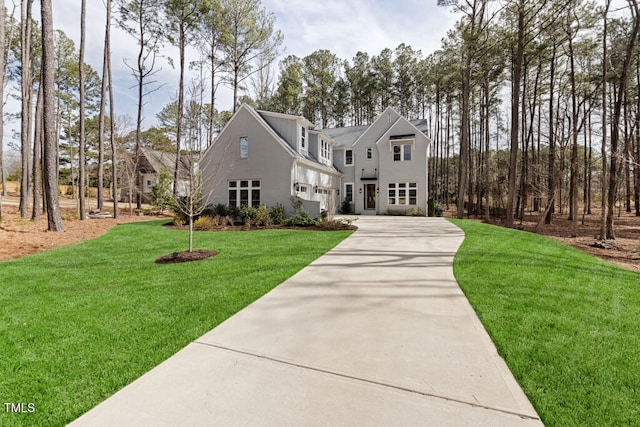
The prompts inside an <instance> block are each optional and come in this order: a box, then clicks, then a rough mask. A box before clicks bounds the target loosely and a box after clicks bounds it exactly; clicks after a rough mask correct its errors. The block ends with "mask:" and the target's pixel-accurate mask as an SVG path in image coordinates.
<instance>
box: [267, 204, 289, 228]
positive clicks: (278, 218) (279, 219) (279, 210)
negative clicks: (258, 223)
mask: <svg viewBox="0 0 640 427" xmlns="http://www.w3.org/2000/svg"><path fill="white" fill-rule="evenodd" d="M284 217H285V211H284V206H283V205H282V204H281V203H276V204H275V205H273V206H271V208H269V218H271V221H272V222H273V223H274V224H282V223H283V222H284Z"/></svg>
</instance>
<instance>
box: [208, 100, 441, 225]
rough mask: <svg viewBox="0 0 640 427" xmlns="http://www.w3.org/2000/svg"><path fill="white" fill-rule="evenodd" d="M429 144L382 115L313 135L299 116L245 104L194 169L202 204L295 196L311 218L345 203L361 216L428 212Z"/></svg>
mask: <svg viewBox="0 0 640 427" xmlns="http://www.w3.org/2000/svg"><path fill="white" fill-rule="evenodd" d="M428 147H429V140H428V138H427V137H426V136H425V134H424V133H423V132H422V131H421V129H419V128H418V127H416V123H412V122H410V121H408V120H407V119H405V118H404V117H402V116H400V115H399V114H398V113H397V112H396V111H395V110H393V109H392V108H387V109H386V110H385V111H384V113H383V114H382V115H381V116H380V117H378V118H377V119H376V120H375V121H374V122H373V123H372V124H371V125H367V126H357V127H348V128H335V129H323V130H320V131H318V130H314V128H313V124H312V123H311V122H310V121H309V120H307V119H305V118H304V117H301V116H295V115H289V114H280V113H272V112H267V111H256V110H254V109H253V108H252V107H250V106H248V105H246V104H244V105H242V106H241V107H240V108H239V109H238V111H236V113H235V114H234V115H233V117H232V118H231V120H230V121H229V123H227V125H226V126H225V127H224V129H222V131H221V132H220V134H219V136H218V137H217V138H216V140H215V142H214V143H213V144H212V145H211V147H209V149H208V150H207V151H206V152H205V154H204V155H203V157H202V160H201V162H200V170H201V171H202V173H203V181H204V185H203V195H204V198H205V200H206V203H207V204H217V203H222V204H225V205H234V206H238V207H241V206H243V205H247V206H258V205H260V204H267V205H269V206H271V205H273V204H275V203H281V204H282V205H284V206H285V208H286V209H287V211H288V212H289V213H290V212H291V210H292V204H291V203H290V200H291V197H292V196H295V197H298V198H299V199H301V200H302V201H303V206H304V208H305V210H306V211H307V212H309V213H310V214H312V215H318V214H319V213H320V212H321V211H323V210H326V211H328V212H330V213H335V212H337V210H338V209H339V207H340V205H341V203H342V202H343V201H344V200H345V199H347V200H349V201H350V202H351V203H352V207H353V211H354V212H355V213H359V214H373V215H375V214H384V213H386V212H387V211H389V210H393V211H403V210H407V209H409V208H420V209H421V210H422V211H424V212H426V210H427V149H428Z"/></svg>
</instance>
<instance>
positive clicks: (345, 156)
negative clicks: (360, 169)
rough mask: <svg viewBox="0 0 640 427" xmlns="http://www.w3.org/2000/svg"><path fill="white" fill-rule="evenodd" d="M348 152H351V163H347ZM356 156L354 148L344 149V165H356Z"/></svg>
mask: <svg viewBox="0 0 640 427" xmlns="http://www.w3.org/2000/svg"><path fill="white" fill-rule="evenodd" d="M347 152H351V163H347ZM354 163H355V162H354V158H353V150H351V149H347V150H344V165H345V166H353V165H354Z"/></svg>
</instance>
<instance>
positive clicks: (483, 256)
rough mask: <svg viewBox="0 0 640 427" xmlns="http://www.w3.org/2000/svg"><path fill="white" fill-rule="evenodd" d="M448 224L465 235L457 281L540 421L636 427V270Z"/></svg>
mask: <svg viewBox="0 0 640 427" xmlns="http://www.w3.org/2000/svg"><path fill="white" fill-rule="evenodd" d="M452 222H453V223H454V224H456V225H458V226H459V227H461V228H462V229H463V230H464V231H465V233H466V237H465V240H464V242H463V244H462V247H461V248H460V251H459V252H458V254H457V255H456V258H455V264H454V272H455V275H456V278H457V280H458V282H459V283H460V286H461V287H462V289H463V291H464V293H465V294H466V296H467V297H468V299H469V301H470V302H471V304H472V305H473V307H474V308H475V310H476V312H477V313H478V316H479V317H480V319H481V320H482V323H483V324H484V326H485V327H486V329H487V330H488V332H489V334H490V335H491V338H492V339H493V341H494V343H495V344H496V346H497V348H498V351H499V353H500V354H501V355H502V357H503V358H504V359H505V361H506V362H507V364H508V365H509V367H510V368H511V371H512V372H513V374H514V375H515V377H516V379H517V380H518V382H519V383H520V385H521V386H522V388H523V389H524V391H525V393H526V394H527V396H528V397H529V399H530V400H531V402H532V403H533V405H534V406H535V408H536V410H537V411H538V413H539V414H540V416H541V418H542V420H543V422H544V423H545V424H546V425H549V426H605V425H610V426H620V425H640V275H638V274H637V273H634V272H630V271H628V270H624V269H622V268H619V267H616V266H614V265H612V264H609V263H606V262H604V261H601V260H600V259H598V258H596V257H593V256H590V255H588V254H585V253H583V252H580V251H578V250H576V249H574V248H572V247H570V246H567V245H564V244H561V243H559V242H556V241H554V240H552V239H549V238H546V237H542V236H538V235H535V234H530V233H525V232H521V231H515V230H509V229H505V228H500V227H495V226H490V225H485V224H480V223H477V222H473V221H457V220H454V221H452ZM639 244H640V243H639Z"/></svg>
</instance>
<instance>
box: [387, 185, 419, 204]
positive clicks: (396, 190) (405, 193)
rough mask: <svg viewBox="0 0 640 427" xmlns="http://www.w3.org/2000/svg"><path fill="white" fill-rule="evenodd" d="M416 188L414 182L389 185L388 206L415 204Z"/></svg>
mask: <svg viewBox="0 0 640 427" xmlns="http://www.w3.org/2000/svg"><path fill="white" fill-rule="evenodd" d="M417 194H418V188H417V185H416V183H415V182H397V183H393V182H392V183H389V191H388V195H389V199H388V202H389V205H405V206H406V205H415V204H417Z"/></svg>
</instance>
